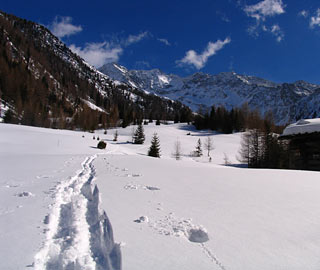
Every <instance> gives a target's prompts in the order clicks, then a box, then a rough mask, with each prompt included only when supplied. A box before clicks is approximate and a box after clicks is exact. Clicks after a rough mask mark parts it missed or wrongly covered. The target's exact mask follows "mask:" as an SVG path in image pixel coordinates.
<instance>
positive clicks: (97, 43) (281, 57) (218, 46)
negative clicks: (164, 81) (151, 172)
mask: <svg viewBox="0 0 320 270" xmlns="http://www.w3.org/2000/svg"><path fill="white" fill-rule="evenodd" d="M0 9H1V10H3V11H5V12H8V13H11V14H14V15H16V16H19V17H23V18H26V19H29V20H32V21H35V22H38V23H41V24H43V25H45V26H47V27H48V28H50V30H51V31H52V32H53V33H55V34H56V35H57V36H59V37H60V39H61V40H62V41H64V42H65V43H66V44H67V45H68V46H69V47H70V48H71V49H72V50H74V51H75V52H77V53H78V54H80V55H81V56H82V57H83V58H85V59H86V60H87V61H88V62H89V63H91V64H93V65H95V66H96V67H99V66H101V65H102V64H104V63H106V62H110V61H114V62H118V63H119V64H122V65H124V66H126V67H127V68H129V69H152V68H159V69H161V70H162V71H164V72H166V73H174V74H178V75H181V76H188V75H190V74H192V73H194V72H205V73H211V74H216V73H219V72H224V71H231V70H232V71H235V72H237V73H239V74H245V75H255V76H259V77H262V78H265V79H269V80H273V81H276V82H293V81H296V80H300V79H302V80H306V81H309V82H312V83H319V84H320V69H319V65H318V63H320V50H319V49H320V2H319V1H316V0H304V1H301V0H290V1H289V0H211V1H210V0H197V1H190V0H184V1H178V0H170V1H169V0H162V1H153V0H139V1H138V0H137V1H133V0H117V1H115V0H112V1H109V0H107V1H96V0H91V1H60V0H56V1H38V0H30V1H6V3H3V2H2V3H1V4H0Z"/></svg>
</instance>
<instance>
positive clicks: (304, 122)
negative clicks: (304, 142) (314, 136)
mask: <svg viewBox="0 0 320 270" xmlns="http://www.w3.org/2000/svg"><path fill="white" fill-rule="evenodd" d="M313 132H320V118H315V119H301V120H299V121H298V122H296V123H294V124H291V125H289V126H287V127H286V128H285V129H284V131H283V134H282V136H290V135H297V134H304V133H313Z"/></svg>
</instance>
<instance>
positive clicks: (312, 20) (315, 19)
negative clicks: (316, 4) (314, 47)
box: [310, 8, 320, 28]
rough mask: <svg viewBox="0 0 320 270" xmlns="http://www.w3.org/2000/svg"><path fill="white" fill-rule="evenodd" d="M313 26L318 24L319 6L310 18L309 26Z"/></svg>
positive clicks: (319, 16)
mask: <svg viewBox="0 0 320 270" xmlns="http://www.w3.org/2000/svg"><path fill="white" fill-rule="evenodd" d="M315 26H320V8H318V9H317V13H316V15H315V16H312V17H311V18H310V27H311V28H314V27H315Z"/></svg>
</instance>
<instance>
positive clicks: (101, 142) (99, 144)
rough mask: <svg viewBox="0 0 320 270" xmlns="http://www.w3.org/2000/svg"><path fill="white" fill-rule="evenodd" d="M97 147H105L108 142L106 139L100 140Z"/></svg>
mask: <svg viewBox="0 0 320 270" xmlns="http://www.w3.org/2000/svg"><path fill="white" fill-rule="evenodd" d="M97 147H98V148H99V149H105V148H106V147H107V144H106V143H105V142H104V141H99V143H98V145H97Z"/></svg>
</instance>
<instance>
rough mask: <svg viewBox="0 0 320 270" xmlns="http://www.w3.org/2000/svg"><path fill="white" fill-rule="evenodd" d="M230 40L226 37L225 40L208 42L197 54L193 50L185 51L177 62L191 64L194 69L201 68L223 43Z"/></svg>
mask: <svg viewBox="0 0 320 270" xmlns="http://www.w3.org/2000/svg"><path fill="white" fill-rule="evenodd" d="M230 42H231V39H230V38H226V39H225V40H223V41H221V40H218V41H216V42H211V41H210V42H209V43H208V45H207V47H206V49H205V50H204V51H203V52H202V53H201V54H198V53H197V52H195V51H194V50H189V51H187V53H186V55H185V57H184V58H182V59H181V60H178V61H177V63H178V64H179V65H181V64H188V65H193V66H194V67H195V68H196V69H201V68H203V67H204V66H205V65H206V63H207V61H208V59H209V57H211V56H213V55H215V54H216V53H217V52H218V51H219V50H221V49H222V48H223V47H224V46H225V45H227V44H228V43H230Z"/></svg>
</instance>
